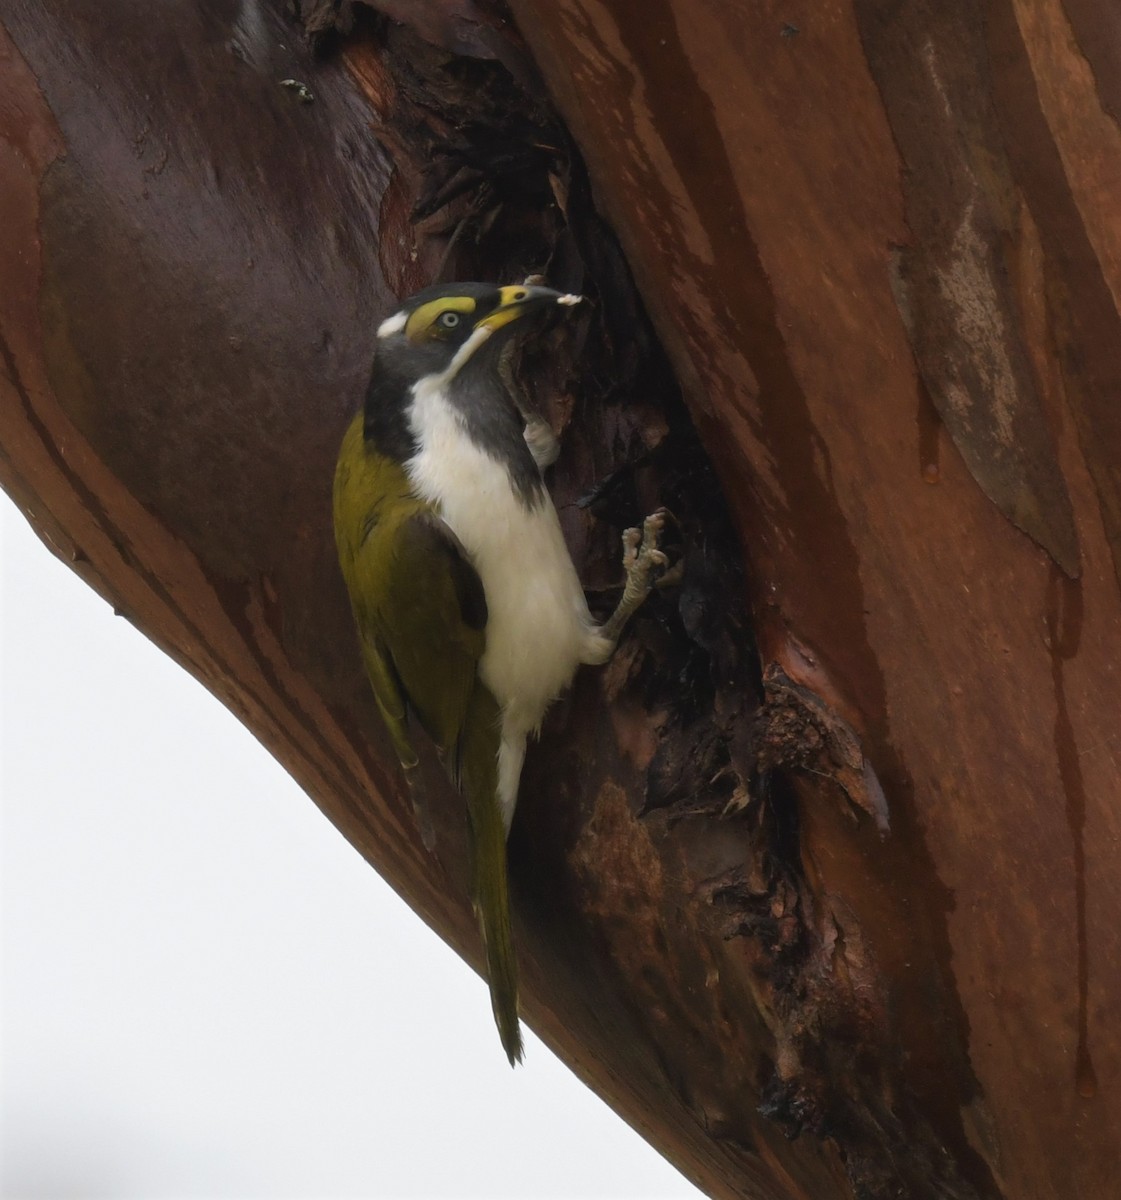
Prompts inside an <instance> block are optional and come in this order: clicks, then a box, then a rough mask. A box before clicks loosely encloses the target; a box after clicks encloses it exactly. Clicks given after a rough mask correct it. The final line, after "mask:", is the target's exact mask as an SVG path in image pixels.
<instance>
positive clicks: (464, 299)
mask: <svg viewBox="0 0 1121 1200" xmlns="http://www.w3.org/2000/svg"><path fill="white" fill-rule="evenodd" d="M475 307H476V306H475V301H474V300H472V299H471V297H470V296H443V297H441V298H440V299H439V300H429V301H428V303H427V304H422V305H421V306H420V307H419V308H418V309H417V310H416V312H414V313H413V314H412V315H411V316H410V317H409V319H408V321H406V322H405V336H406V337H407V338H408V339H409V341H410V342H423V341H425V340H426V339H428V338H442V337H447V335H448V334H449V333H451V332H452V330H454V329H459V328H461V325H460V322H462V321H466V320H468V319H469V318H470V316H471V314H472V313H473V312H474V311H475ZM445 313H452V314H453V315H454V316H455V317H457V318H458V321H456V322H454V323H451V324H445V323H443V322H442V320H441V318H443V317H444V314H445Z"/></svg>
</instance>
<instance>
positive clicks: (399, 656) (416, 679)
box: [348, 507, 497, 766]
mask: <svg viewBox="0 0 1121 1200" xmlns="http://www.w3.org/2000/svg"><path fill="white" fill-rule="evenodd" d="M350 575H351V578H348V583H349V585H350V588H351V598H352V602H353V605H354V610H355V617H356V618H357V621H358V627H359V633H360V635H361V639H362V650H363V655H364V657H365V662H366V672H367V674H368V675H369V677H370V683H371V685H372V686H373V689H374V695H375V696H376V698H377V701H378V706H379V708H380V709H381V711H382V715H383V717H384V718H385V720H386V724H387V725H388V726H389V730H390V733H391V735H392V736H393V739H394V745H395V747H396V748H397V751H398V754H399V755H400V756H401V761H402V762H403V763H404V764H405V765H406V766H411V765H412V764H413V763H415V761H416V755H415V753H412V748H411V744H410V743H409V739H408V732H407V726H406V722H407V716H408V714H409V713H410V712H411V713H413V714H415V716H416V718H417V720H418V721H419V722H420V724H421V726H422V728H423V729H424V730H425V732H426V733H427V734H428V735H429V737H431V738H432V740H433V741H434V742H435V743H436V745H437V746H438V747H439V749H440V750H441V752H442V753H443V754H444V755H445V756H449V766H451V765H453V763H454V760H455V757H456V754H457V750H458V746H459V742H460V736H461V734H462V731H463V726H464V722H465V720H466V715H467V708H468V702H469V700H470V697H471V692H472V689H473V688H474V686H475V677H476V674H477V670H478V662H479V658H480V657H481V656H482V653H483V648H484V645H485V638H486V634H485V630H486V621H487V607H486V598H485V596H484V594H483V585H482V583H481V581H480V580H479V576H478V573H477V572H476V570H475V568H474V567H473V566H472V565H471V562H470V560H469V559H468V558H467V554H466V552H465V551H464V549H463V546H462V545H461V544H460V542H459V539H458V538H457V537H456V536H455V534H454V533H452V531H451V530H450V529H449V528H448V526H447V525H446V524H444V522H443V521H441V520H440V518H439V517H437V516H436V515H435V514H434V513H433V512H431V511H430V510H427V509H425V508H420V507H416V508H414V509H413V510H412V511H411V512H410V513H408V514H407V515H405V516H404V517H403V518H402V519H398V520H392V519H391V520H389V521H387V522H384V523H383V524H382V525H380V526H379V527H378V528H377V529H375V530H374V531H373V533H372V535H371V536H370V537H368V538H367V539H365V541H363V543H362V544H361V545H360V546H359V547H358V548H357V551H356V553H355V555H354V557H353V561H352V563H351V571H350ZM496 738H497V734H496Z"/></svg>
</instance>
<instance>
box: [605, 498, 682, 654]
mask: <svg viewBox="0 0 1121 1200" xmlns="http://www.w3.org/2000/svg"><path fill="white" fill-rule="evenodd" d="M665 524H666V510H665V509H664V508H660V509H658V511H657V512H654V513H651V514H650V516H648V517H647V518H646V520H645V521H643V523H642V528H641V529H628V530H626V531H625V532H624V534H623V570H624V571H625V572H626V576H627V582H626V586H625V587H624V588H623V595H622V598H621V599H620V600H619V604H618V607H617V608H616V609H615V611H614V612H613V613H612V614H611V616H610V617H609V618H608V619H607V621H606V622H605V623H604V624H603V625H602V626H601V627H600V634H601V636H603V637H605V638H607V639H608V640H609V641H610V642H611V643H612V644H614V643H615V642H617V641H618V640H619V637H620V635H621V634H622V632H623V628H624V626H625V625H626V623H627V622H628V621H629V620H630V619H631V617H632V616H633V615H634V614H635V612H636V611H637V610H638V609H639V608H640V607H641V606H642V604H643V602H644V601H645V600H646V597H647V596H649V595H650V593H651V592H652V591H653V590H654V588H655V587H656V586H658V583H659V580H660V579H663V578H665V577H666V576H667V575H668V574H669V559H668V558H667V557H666V555H665V552H664V551H662V550H661V549H659V546H658V542H659V541H660V539H661V536H662V530H663V529H664V528H665Z"/></svg>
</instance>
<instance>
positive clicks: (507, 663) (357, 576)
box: [333, 282, 667, 1066]
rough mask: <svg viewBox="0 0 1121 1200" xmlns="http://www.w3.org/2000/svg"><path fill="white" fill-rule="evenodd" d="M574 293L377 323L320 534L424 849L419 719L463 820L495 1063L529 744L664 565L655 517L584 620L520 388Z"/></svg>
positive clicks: (512, 294)
mask: <svg viewBox="0 0 1121 1200" xmlns="http://www.w3.org/2000/svg"><path fill="white" fill-rule="evenodd" d="M581 300H582V297H579V296H575V295H572V294H569V293H561V292H558V291H555V290H553V289H551V288H548V287H544V286H542V285H540V284H530V283H525V284H513V285H509V286H498V285H494V284H489V283H464V282H461V283H455V284H442V285H436V286H433V287H428V288H425V289H423V290H422V291H419V292H417V293H416V294H415V295H413V296H411V297H410V298H409V299H407V300H405V301H404V302H403V304H402V305H401V307H400V309H399V310H398V311H396V312H394V313H393V314H391V315H390V316H388V317H386V318H385V319H384V320H383V321H382V322H381V323H380V325H379V326H378V328H377V335H376V348H375V353H374V360H373V366H372V369H371V373H370V377H369V383H368V386H367V389H366V393H365V400H364V403H363V405H362V407H361V410H360V411H359V412H358V413H357V415H356V416H355V417H354V418H353V420H352V421H351V423H350V425H349V427H348V429H347V430H346V433H345V435H344V437H343V441H342V446H341V449H340V452H339V457H338V462H337V465H336V469H335V478H334V495H333V507H334V526H335V538H336V545H337V550H338V556H339V563H340V566H341V569H342V575H343V578H344V580H345V582H346V585H347V590H348V592H349V596H350V602H351V608H352V611H353V615H354V620H355V624H356V627H357V631H358V640H359V642H360V646H361V652H362V658H363V662H364V665H365V669H366V674H367V676H368V677H369V681H370V684H371V686H372V689H373V694H374V698H375V701H376V704H377V708H378V710H379V711H380V714H381V717H382V719H383V721H384V723H385V726H386V728H387V730H388V733H389V737H390V740H391V742H392V744H393V748H394V751H395V753H396V755H397V757H398V759H399V760H400V763H401V766H402V769H403V772H404V775H405V778H406V781H407V782H408V785H409V790H410V793H411V795H412V798H413V806H414V810H415V812H416V816H417V822H418V826H419V828H420V831H421V834H422V838H423V840H424V842H425V844H426V846H428V848H429V850H432V849H433V848H434V844H435V839H434V836H433V834H432V829H431V823H430V820H429V818H428V814H427V805H426V801H425V798H424V793H423V788H422V785H421V776H420V770H419V756H418V754H417V751H416V746H415V743H414V734H413V723H414V722H415V724H416V725H418V726H419V727H420V728H421V729H422V730H423V731H424V733H425V734H426V735H427V736H428V738H429V739H430V740H431V741H432V743H433V744H434V745H435V748H436V751H437V753H438V755H439V757H440V759H441V761H442V762H443V764H444V767H445V769H446V771H447V773H448V775H449V776H450V778H451V780H452V782H453V784H454V785H455V787H456V788H457V789H458V790H459V792H460V793H461V794H462V796H463V798H464V801H465V804H466V810H467V826H468V841H469V846H470V864H471V893H472V897H471V898H472V902H473V905H474V910H475V914H476V918H477V921H478V925H479V929H480V934H481V938H482V943H483V948H484V953H485V960H486V974H487V979H488V982H489V986H490V994H491V1006H492V1009H493V1013H494V1019H495V1023H496V1025H497V1027H498V1032H499V1036H500V1039H501V1042H502V1046H503V1048H504V1050H505V1052H506V1056H507V1058H508V1059H509V1061H510V1064H511V1065H512V1066H513V1065H515V1064H516V1063H518V1062H520V1061H521V1060H522V1056H523V1042H522V1035H521V1026H520V1023H519V1019H518V977H517V960H516V956H515V953H514V946H513V938H512V932H511V922H510V901H509V888H508V880H507V865H506V839H507V835H508V833H509V830H510V824H511V821H512V819H513V815H514V809H515V805H516V802H517V797H518V784H519V780H520V777H521V773H522V765H523V762H524V759H525V753H526V743H527V740H528V739H529V738H530V737H531V736H535V735H536V734H537V732H538V730H539V729H540V726H541V722H542V719H543V717H544V715H545V712H546V710H547V709H548V707H549V705H550V704H551V703H552V701H553V700H554V699H556V698H557V697H558V696H559V695H560V694H561V693H562V692H563V691H564V690H565V689H566V688H567V687H568V686H569V684H570V683H571V682H572V679H573V677H574V675H575V673H576V671H577V669H578V668H579V667H580V666H581V665H582V664H589V665H596V664H602V663H604V662H606V661H607V659H608V658H609V657H610V656H611V654H612V652H613V650H614V648H615V645H616V643H617V641H618V639H619V636H620V634H621V632H622V629H623V627H624V625H625V624H626V622H627V620H628V619H629V617H630V616H631V614H632V613H633V612H634V611H635V610H636V609H637V608H638V607H639V606H640V605H641V604H642V603H643V601H644V600H645V599H646V597H647V596H648V594H649V593H650V591H651V590H652V588H653V587H654V586H655V584H656V582H657V579H658V576H659V575H660V573H662V572H664V570H665V568H666V565H667V559H666V556H665V554H664V553H663V552H662V551H661V549H659V546H658V541H659V537H660V535H661V532H662V528H663V522H664V511H663V510H659V511H658V512H656V513H654V514H652V515H651V516H649V517H647V518H646V520H645V522H644V523H643V527H642V529H641V530H638V529H628V530H627V531H626V532H625V533H624V535H623V546H624V555H623V557H624V567H625V573H626V583H625V586H624V589H623V595H622V599H621V600H620V602H619V605H618V607H617V608H616V610H615V612H614V613H613V614H612V616H611V617H610V618H609V619H608V620H607V621H606V622H604V623H603V624H599V623H598V622H597V621H596V620H595V619H594V617H593V616H592V614H591V612H590V611H589V609H588V604H587V600H586V598H585V595H584V591H583V588H582V586H581V584H580V579H579V576H578V575H577V571H576V567H575V565H574V564H573V561H572V557H571V555H570V554H569V551H568V547H567V545H566V544H565V540H564V536H563V533H562V531H561V525H560V521H559V519H558V516H557V512H556V509H555V507H554V505H553V502H552V499H551V497H550V496H549V493H548V490H547V489H546V486H545V481H544V477H543V470H544V468H545V467H546V466H547V465H548V464H549V463H550V462H551V461H552V459H553V458H554V457H555V455H556V439H555V437H553V435H552V432H551V430H550V429H549V428H548V427H547V424H546V423H545V422H544V421H543V419H542V418H541V417H539V416H535V415H533V414H532V413H528V412H527V406H526V405H525V404H524V403H522V401H521V399H520V397H519V396H518V394H517V393H516V390H515V385H514V383H513V375H512V372H511V370H510V364H509V356H510V353H511V350H512V348H513V346H514V345H515V339H516V338H517V335H518V334H522V335H523V336H532V334H533V332H534V331H535V330H536V329H538V328H539V327H540V323H539V322H538V321H535V320H532V319H531V318H533V317H535V316H540V315H541V314H543V313H546V312H550V311H552V312H554V313H555V312H561V313H564V312H571V311H572V310H573V309H574V308H575V307H576V306H577V305H578V304H579V303H580V302H581Z"/></svg>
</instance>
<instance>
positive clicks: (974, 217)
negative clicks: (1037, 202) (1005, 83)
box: [855, 0, 1081, 578]
mask: <svg viewBox="0 0 1121 1200" xmlns="http://www.w3.org/2000/svg"><path fill="white" fill-rule="evenodd" d="M855 10H856V13H857V16H858V20H859V22H860V31H861V36H862V37H863V39H864V44H865V47H866V49H867V52H868V62H869V66H870V67H871V69H872V72H873V74H874V75H875V77H876V82H877V84H878V85H879V87H880V90H881V91H882V93H883V96H884V108H885V111H886V113H887V116H888V120H889V121H890V122H891V129H892V133H893V135H894V137H895V141H896V144H897V145H898V147H899V153H900V159H901V167H902V171H903V190H904V195H905V197H906V203H907V226H908V230H909V232H910V237H909V238H908V241H907V243H906V244H905V245H903V246H900V247H898V249H897V250H896V254H895V259H894V261H893V264H892V285H893V288H894V290H895V295H896V300H897V302H898V304H899V311H900V313H901V315H902V317H903V320H904V322H905V323H906V326H907V331H908V334H909V337H910V341H911V346H912V348H913V350H914V353H915V359H916V361H917V363H918V368H919V372H920V374H921V375H922V379H923V382H924V384H925V385H926V387H927V389H928V391H929V394H930V396H931V398H932V399H933V401H934V404H935V407H936V408H937V409H938V412H939V414H940V415H941V417H942V420H943V421H944V422H945V425H946V428H947V430H948V431H949V433H950V436H951V437H952V438H953V440H954V444H955V445H956V446H957V448H958V450H959V451H960V452H961V455H962V457H963V458H964V460H965V462H966V465H967V466H968V467H969V470H970V473H971V474H972V475H973V477H974V479H976V480H977V482H978V484H980V486H981V488H982V489H983V491H984V492H985V494H986V495H987V496H988V497H989V499H990V500H992V501H993V503H994V504H996V505H997V507H998V508H999V509H1000V510H1001V512H1003V513H1004V515H1005V516H1006V517H1008V519H1009V520H1010V521H1012V522H1013V524H1015V525H1017V526H1019V528H1021V529H1022V530H1023V531H1024V532H1025V533H1027V534H1028V535H1029V536H1030V537H1032V538H1034V539H1035V541H1037V542H1038V543H1039V544H1040V545H1041V546H1042V547H1043V548H1044V549H1045V550H1046V551H1047V552H1048V553H1049V554H1050V555H1051V557H1052V558H1053V559H1054V560H1055V561H1056V562H1057V563H1058V564H1059V566H1060V567H1062V569H1063V571H1064V572H1065V573H1066V574H1067V575H1068V576H1070V577H1071V578H1074V577H1076V576H1077V575H1078V574H1079V572H1080V570H1081V567H1080V559H1079V549H1078V534H1077V532H1076V530H1075V527H1074V516H1073V512H1072V509H1071V502H1070V497H1069V495H1068V493H1067V489H1066V484H1065V482H1064V480H1063V474H1062V469H1061V468H1060V466H1059V462H1058V459H1057V457H1056V454H1055V447H1054V442H1053V440H1052V438H1051V436H1050V432H1049V430H1048V421H1047V416H1046V413H1045V410H1044V407H1043V404H1042V400H1041V397H1040V393H1039V387H1038V386H1037V383H1036V381H1035V379H1034V377H1033V373H1032V368H1031V362H1030V359H1029V355H1028V352H1027V347H1026V344H1025V340H1024V333H1023V330H1022V325H1021V320H1020V314H1019V312H1018V310H1017V302H1018V301H1017V297H1016V295H1015V290H1014V288H1015V281H1016V277H1017V273H1016V271H1015V256H1016V252H1017V246H1018V244H1019V242H1020V240H1021V237H1022V234H1021V229H1020V216H1019V206H1020V204H1021V200H1020V198H1019V196H1018V195H1017V191H1016V187H1015V183H1014V181H1013V177H1012V172H1011V170H1010V167H1009V164H1008V160H1007V157H1006V154H1005V151H1004V147H1003V144H1002V141H1001V137H1000V127H999V122H998V119H997V115H996V112H995V109H994V105H993V96H992V83H991V78H992V71H991V67H990V64H989V54H988V47H987V45H986V42H985V21H986V18H985V14H984V11H983V9H982V7H981V6H979V5H977V4H974V3H972V0H937V2H935V3H929V4H926V3H919V4H907V5H901V6H887V5H884V4H883V3H881V0H857V3H856V4H855Z"/></svg>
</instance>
